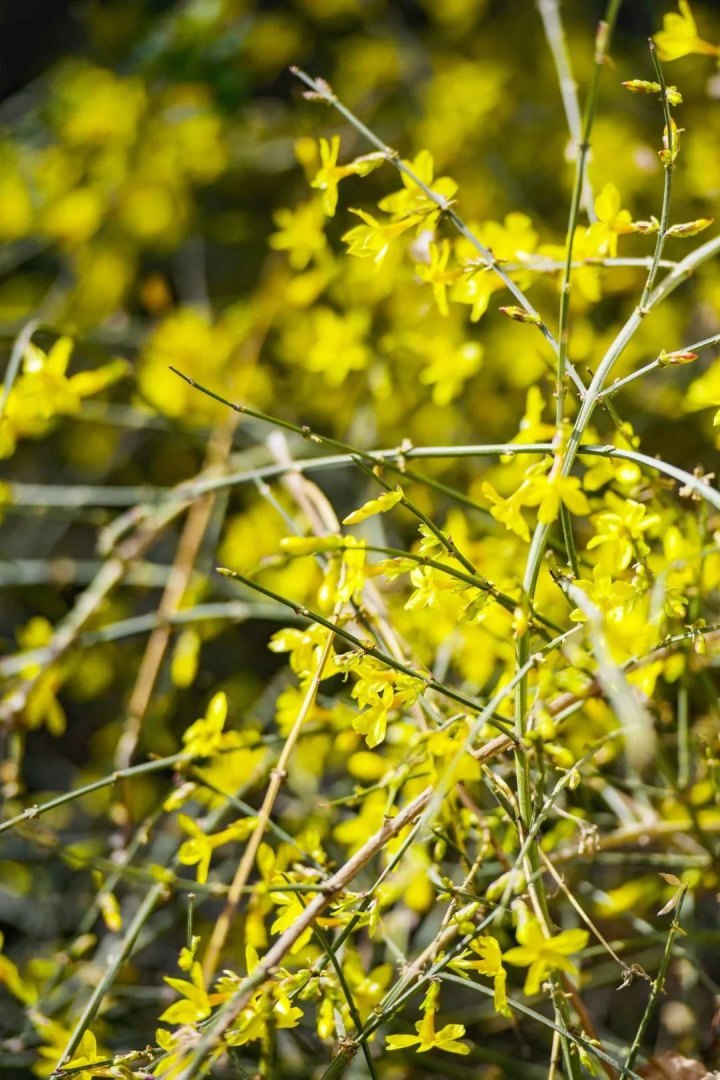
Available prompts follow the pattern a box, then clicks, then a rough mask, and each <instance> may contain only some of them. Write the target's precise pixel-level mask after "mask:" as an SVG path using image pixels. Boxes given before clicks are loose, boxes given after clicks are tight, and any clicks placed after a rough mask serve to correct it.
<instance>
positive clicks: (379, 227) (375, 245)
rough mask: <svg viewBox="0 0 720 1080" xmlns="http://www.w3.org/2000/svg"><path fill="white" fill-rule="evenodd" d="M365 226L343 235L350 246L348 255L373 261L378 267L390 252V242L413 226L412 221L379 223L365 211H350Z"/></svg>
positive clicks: (350, 230) (357, 227)
mask: <svg viewBox="0 0 720 1080" xmlns="http://www.w3.org/2000/svg"><path fill="white" fill-rule="evenodd" d="M350 213H351V214H355V215H356V216H357V217H359V218H360V219H361V220H362V221H363V222H364V223H365V224H364V225H356V226H355V227H354V228H352V229H348V231H347V232H346V233H344V234H343V237H342V239H343V242H344V243H346V244H347V245H348V255H356V256H357V257H358V258H360V259H372V260H373V262H375V263H376V264H377V265H378V266H379V265H380V263H381V262H382V261H383V259H384V258H385V256H386V255H387V253H388V251H389V250H390V242H391V241H392V240H394V239H395V237H396V236H400V234H401V233H403V232H405V230H406V229H409V228H410V227H411V225H412V221H402V220H401V221H378V220H377V218H374V217H373V216H372V214H368V213H366V212H365V211H364V210H353V209H351V210H350Z"/></svg>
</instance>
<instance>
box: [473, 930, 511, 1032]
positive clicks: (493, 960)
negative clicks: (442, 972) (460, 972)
mask: <svg viewBox="0 0 720 1080" xmlns="http://www.w3.org/2000/svg"><path fill="white" fill-rule="evenodd" d="M470 947H471V949H472V950H473V952H476V953H477V954H478V956H479V957H480V959H479V960H471V961H470V962H469V963H467V964H466V965H465V966H466V967H469V968H474V969H475V971H477V972H478V974H479V975H487V976H488V978H490V979H493V980H494V991H495V993H494V999H493V1000H494V1004H495V1012H498V1013H501V1014H502V1015H503V1016H511V1015H512V1013H511V1012H510V1006H509V1005H508V1002H507V993H506V989H505V986H506V982H507V974H506V971H505V968H504V967H503V964H502V953H501V951H500V946H499V944H498V942H497V941H496V939H495V938H494V937H489V936H483V937H479V938H477V939H476V940H475V941H473V942H472V943H471V946H470Z"/></svg>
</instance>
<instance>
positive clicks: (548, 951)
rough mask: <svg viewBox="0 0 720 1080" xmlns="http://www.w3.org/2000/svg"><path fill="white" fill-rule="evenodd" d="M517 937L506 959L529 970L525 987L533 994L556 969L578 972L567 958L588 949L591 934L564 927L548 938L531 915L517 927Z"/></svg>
mask: <svg viewBox="0 0 720 1080" xmlns="http://www.w3.org/2000/svg"><path fill="white" fill-rule="evenodd" d="M516 936H517V939H518V941H519V942H520V944H519V945H516V946H515V947H514V948H512V949H508V951H507V952H506V953H503V960H505V962H506V963H508V964H512V965H513V966H514V967H527V968H528V969H529V970H528V973H527V978H526V979H525V986H524V987H523V990H524V993H525V994H527V995H528V996H530V995H532V994H537V993H539V991H540V987H541V985H542V982H543V979H544V978H545V976H546V975H548V974H550V973H551V972H553V971H564V972H566V973H567V974H568V975H576V974H577V967H576V966H575V964H573V962H572V961H571V960H569V959H568V957H569V956H571V955H572V954H573V953H578V952H581V951H582V950H583V949H584V948H585V946H586V945H587V941H588V936H589V935H588V932H587V930H563V931H562V933H561V934H556V935H555V936H554V937H547V936H546V935H545V933H544V931H543V929H542V927H541V926H540V923H539V922H538V920H537V919H536V918H535V917H534V916H528V917H527V918H526V919H524V920H523V921H522V922H521V924H520V925H519V926H518V929H517V935H516Z"/></svg>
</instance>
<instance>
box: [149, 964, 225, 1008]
mask: <svg viewBox="0 0 720 1080" xmlns="http://www.w3.org/2000/svg"><path fill="white" fill-rule="evenodd" d="M165 982H166V983H167V984H168V986H171V987H172V988H173V990H177V992H178V994H181V995H182V1000H180V1001H176V1002H174V1003H173V1004H172V1005H170V1006H169V1008H167V1009H166V1010H165V1012H164V1013H163V1014H162V1016H160V1019H161V1020H166V1021H167V1023H168V1024H198V1023H200V1021H201V1020H207V1018H208V1016H209V1015H210V1013H211V1012H212V1008H213V1005H217V1004H218V1002H219V1001H221V1000H222V998H223V995H222V994H208V992H207V990H206V989H205V983H204V982H203V975H202V967H201V966H200V964H199V963H198V962H197V961H195V963H194V964H193V965H192V967H191V968H190V981H189V982H188V980H187V979H171V978H170V977H169V976H168V975H166V976H165Z"/></svg>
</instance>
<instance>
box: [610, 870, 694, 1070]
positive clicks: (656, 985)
mask: <svg viewBox="0 0 720 1080" xmlns="http://www.w3.org/2000/svg"><path fill="white" fill-rule="evenodd" d="M687 890H688V886H687V885H683V886H682V887H681V891H680V895H679V897H678V900H677V904H676V906H675V914H674V916H673V921H672V924H671V926H670V932H669V933H668V936H667V941H666V943H665V950H664V952H663V957H662V961H661V962H660V969H659V971H658V973H657V977H656V979H655V981H654V982H653V984H652V988H651V990H650V997H649V998H648V1003H647V1006H646V1007H645V1012H644V1013H643V1016H642V1020H641V1021H640V1025H639V1027H638V1029H637V1032H636V1033H635V1038H634V1040H633V1044H632V1046H631V1047H630V1052H629V1054H628V1056H627V1060H626V1062H625V1065H624V1066H623V1070H622V1073H621V1074H620V1080H625V1077H626V1076H630V1075H631V1073H632V1069H633V1066H634V1065H635V1062H636V1061H637V1056H638V1054H639V1053H640V1047H641V1046H642V1041H643V1039H644V1037H645V1032H646V1031H647V1029H648V1024H649V1023H650V1020H651V1019H652V1015H653V1013H654V1011H655V1006H656V1005H657V1002H658V998H659V997H660V995H661V994H662V992H663V990H664V987H665V977H666V975H667V969H668V965H669V964H670V957H671V956H672V950H673V945H674V944H675V938H676V937H677V936H678V934H680V933H682V932H683V931H682V930H681V928H680V915H681V914H682V906H683V904H684V902H685V896H686V894H687Z"/></svg>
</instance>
